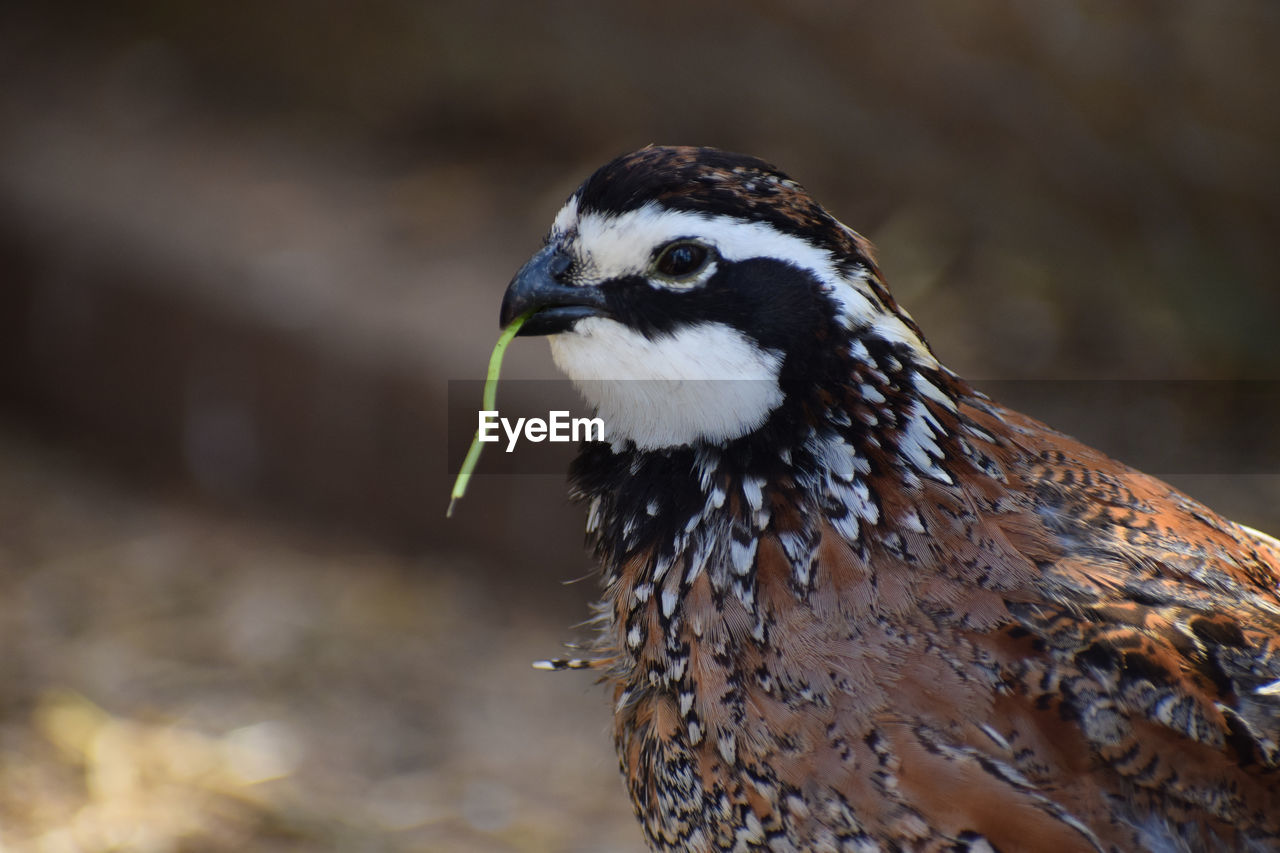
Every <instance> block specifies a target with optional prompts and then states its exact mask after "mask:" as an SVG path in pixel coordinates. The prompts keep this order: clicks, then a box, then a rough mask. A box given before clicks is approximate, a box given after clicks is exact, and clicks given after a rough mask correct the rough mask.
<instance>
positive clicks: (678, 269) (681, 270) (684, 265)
mask: <svg viewBox="0 0 1280 853" xmlns="http://www.w3.org/2000/svg"><path fill="white" fill-rule="evenodd" d="M710 256H711V253H710V252H709V251H707V247H706V246H703V245H701V244H700V243H690V242H687V241H685V242H679V243H672V244H671V245H669V246H667V247H666V248H665V249H663V250H662V254H660V255H658V262H657V263H656V264H654V267H655V268H656V269H657V270H658V272H659V273H661V274H662V275H665V276H666V277H667V278H688V277H689V276H691V275H693V274H694V273H697V272H701V271H702V268H703V267H705V266H706V265H707V258H709V257H710Z"/></svg>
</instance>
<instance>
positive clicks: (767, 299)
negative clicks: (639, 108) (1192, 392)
mask: <svg viewBox="0 0 1280 853" xmlns="http://www.w3.org/2000/svg"><path fill="white" fill-rule="evenodd" d="M690 247H691V248H690ZM658 259H661V260H660V261H659V260H658ZM672 270H674V271H675V273H676V274H669V273H670V272H671V271H672ZM531 307H532V308H535V309H539V313H538V314H537V315H535V318H534V323H533V326H532V328H531V332H532V333H535V334H551V335H553V338H552V341H553V352H554V353H555V354H556V357H557V361H558V363H559V364H560V365H561V367H562V368H563V369H565V370H566V372H567V373H568V374H569V375H570V376H571V378H573V379H575V381H578V382H579V383H580V384H581V385H582V388H583V391H584V394H586V395H587V397H588V399H590V400H591V401H592V402H593V403H595V404H596V405H597V406H599V408H600V409H601V413H602V415H609V414H615V415H616V416H617V420H618V422H619V423H620V424H622V426H621V427H620V428H619V430H618V431H617V432H616V433H615V434H613V435H611V436H609V437H608V438H609V440H608V441H607V442H602V443H594V444H588V445H585V446H584V447H583V449H582V452H581V455H580V457H579V459H578V461H577V462H576V463H575V465H574V468H573V472H572V477H573V484H574V491H575V494H576V496H577V497H578V498H579V499H581V500H582V501H583V502H584V503H585V504H586V505H587V507H588V513H589V521H588V531H589V537H590V539H591V541H592V543H593V545H594V548H595V550H596V552H597V554H598V556H599V558H600V562H601V567H602V572H603V580H604V594H603V601H602V603H601V609H600V613H601V615H600V620H599V621H600V638H599V643H598V644H599V657H598V659H597V660H595V661H594V662H593V663H592V664H591V665H592V666H593V667H594V668H596V669H597V670H599V671H600V672H602V673H603V675H604V677H605V678H606V679H607V680H608V681H609V682H610V683H611V684H612V686H613V700H614V703H615V709H616V717H615V738H616V742H617V747H618V754H619V757H620V761H621V764H622V769H623V772H624V774H625V777H626V781H627V786H628V790H629V791H630V794H631V797H632V800H633V802H634V804H635V808H636V811H637V814H638V816H639V818H640V820H641V823H642V825H643V827H644V831H645V834H646V837H647V839H648V841H649V843H650V845H651V846H652V847H653V848H654V849H655V850H671V851H675V850H680V851H713V850H742V851H749V850H777V851H805V850H831V851H843V850H857V851H872V850H921V851H924V850H939V851H941V850H954V851H960V850H972V851H979V850H999V851H1005V853H1009V851H1075V850H1078V851H1130V850H1149V851H1164V850H1170V851H1173V850H1190V851H1210V850H1272V849H1280V543H1277V542H1276V540H1274V539H1271V538H1270V537H1267V536H1265V535H1263V534H1260V533H1257V532H1255V531H1252V530H1249V529H1247V528H1244V527H1241V526H1239V525H1236V524H1234V523H1232V522H1231V521H1228V520H1226V519H1224V518H1222V517H1220V516H1218V515H1216V514H1215V513H1214V512H1212V511H1211V510H1209V509H1207V508H1206V507H1204V506H1202V505H1200V504H1198V503H1197V502H1195V501H1194V500H1192V499H1190V498H1188V497H1187V496H1185V495H1183V494H1181V493H1179V492H1177V491H1176V490H1174V489H1172V488H1171V487H1169V486H1168V485H1166V484H1164V483H1162V482H1160V481H1159V480H1156V479H1154V478H1152V477H1149V476H1146V475H1144V474H1142V473H1140V472H1138V471H1135V470H1132V469H1130V468H1127V467H1125V466H1124V465H1122V464H1120V463H1118V462H1116V461H1115V460H1112V459H1109V458H1107V457H1106V456H1104V455H1103V454H1101V453H1099V452H1097V451H1095V450H1093V449H1091V448H1089V447H1086V446H1084V445H1081V444H1080V443H1078V442H1076V441H1074V440H1073V439H1071V438H1069V437H1067V436H1065V435H1062V434H1060V433H1058V432H1056V431H1054V430H1052V429H1050V428H1049V427H1047V426H1045V425H1043V424H1040V423H1038V422H1036V421H1034V420H1031V419H1030V418H1027V417H1025V416H1023V415H1020V414H1017V413H1015V412H1012V411H1010V410H1008V409H1005V408H1003V407H1001V406H1000V405H998V404H997V403H994V402H992V401H990V400H988V399H987V398H985V397H984V396H982V395H981V394H979V393H977V392H976V391H975V390H974V389H973V388H972V387H971V386H970V385H969V384H968V383H966V382H965V381H964V380H963V379H961V378H959V377H957V376H956V375H954V374H953V373H951V372H950V371H948V370H947V369H946V368H945V367H943V366H941V365H940V364H939V363H938V362H937V360H936V359H935V357H934V356H933V354H932V353H931V351H930V350H929V348H928V346H927V344H926V343H925V342H924V340H923V338H922V337H921V336H920V334H919V330H918V328H917V327H916V325H915V323H914V322H912V321H911V319H910V318H909V317H908V316H907V315H906V314H905V312H903V311H902V309H901V308H899V307H898V305H897V304H896V303H895V302H894V301H893V299H892V297H891V296H890V295H889V291H888V289H887V288H886V286H885V285H884V282H883V280H882V278H881V276H880V273H879V270H878V269H877V267H876V265H875V263H874V262H873V260H872V258H871V256H870V248H869V246H868V244H867V243H866V241H865V240H863V239H862V238H861V237H859V236H857V235H856V234H854V233H853V232H852V231H850V230H849V229H847V228H845V227H844V226H843V225H841V224H840V223H839V222H837V221H836V220H835V219H833V218H832V217H831V216H830V215H829V214H827V213H826V211H825V210H823V209H822V208H821V207H819V206H818V205H817V204H816V203H815V202H813V201H812V199H810V197H809V196H808V195H807V194H806V193H805V192H804V190H803V189H801V188H800V187H799V186H798V185H797V184H795V182H793V181H791V180H790V179H789V178H787V177H786V176H784V175H782V174H781V173H779V172H777V171H776V170H775V169H773V168H772V167H770V166H768V165H767V164H764V163H762V162H760V161H758V160H754V159H752V158H746V157H740V156H737V155H729V154H725V153H723V152H717V151H712V150H709V149H683V148H676V149H671V148H648V149H644V150H642V151H639V152H636V153H634V154H631V155H628V156H626V157H624V158H620V159H619V160H617V161H615V162H614V163H611V164H609V165H607V166H605V167H604V168H603V169H601V170H600V172H598V173H597V174H596V175H594V176H593V177H592V178H590V179H589V180H588V181H587V182H586V183H585V184H584V185H583V187H582V188H581V189H580V190H579V191H578V192H577V193H575V195H574V196H573V198H571V199H570V201H569V203H568V204H567V205H566V208H565V210H563V211H562V212H561V214H560V216H559V217H558V218H557V220H556V225H555V227H554V228H553V230H552V233H551V235H550V237H549V240H548V246H547V248H545V249H544V250H543V251H542V252H541V253H539V256H538V257H536V258H535V259H534V261H531V262H530V265H529V266H527V267H526V268H525V269H524V270H522V271H521V273H520V274H519V275H517V277H516V279H515V281H513V283H512V286H511V288H510V290H509V291H508V296H507V299H506V301H505V302H504V309H503V310H504V321H505V320H506V319H507V318H509V317H511V316H514V315H515V314H516V313H521V312H523V311H524V310H528V309H529V308H531ZM619 353H622V354H623V355H621V356H620V355H619ZM725 353H732V354H733V358H732V359H730V358H728V357H726V356H725ZM737 364H741V365H744V367H743V369H742V372H741V374H738V373H736V372H735V370H736V368H735V367H734V365H737ZM602 365H603V366H602ZM712 365H714V366H715V367H716V369H715V370H713V369H712V367H711V366H712ZM748 368H750V369H748ZM608 370H613V371H614V372H615V373H616V374H618V375H604V373H605V372H607V371H608ZM716 373H719V374H722V375H713V374H716ZM600 380H604V381H605V383H606V384H607V383H609V382H612V383H613V386H611V387H614V386H616V387H614V390H612V391H600V390H599V389H598V388H596V387H595V386H591V385H590V382H598V381H600ZM732 381H740V382H744V383H750V384H746V385H743V386H742V387H740V388H736V389H733V390H732V391H731V392H726V391H724V389H723V387H722V385H723V383H726V382H732ZM619 383H639V384H640V386H641V387H640V389H638V390H637V389H636V388H635V387H633V386H632V385H619ZM663 383H684V384H683V385H680V384H666V385H664V384H663ZM690 383H692V384H694V385H698V383H703V384H702V385H698V387H699V389H700V391H699V393H698V395H696V396H693V395H690V394H688V393H687V386H688V385H689V384H690ZM650 384H651V385H652V386H653V387H649V385H650ZM593 388H594V390H593ZM619 388H620V389H621V390H618V389H619ZM610 394H612V395H613V396H610ZM636 399H643V400H645V401H646V403H647V405H648V406H649V407H650V408H651V409H652V411H648V412H646V413H645V415H646V419H644V420H639V419H637V418H636V416H635V413H634V412H631V411H627V410H626V408H625V407H627V406H628V405H631V406H634V405H635V404H634V400H636ZM703 399H706V400H712V401H715V402H716V405H715V406H710V405H706V406H703V407H701V408H698V401H700V400H703ZM667 401H671V402H670V405H671V406H675V405H677V404H679V405H684V406H689V405H693V406H694V407H695V409H696V415H695V416H690V415H689V413H688V412H680V413H676V412H675V411H674V410H671V411H668V410H667V409H665V408H664V407H665V406H667V405H668V403H667ZM611 407H612V408H611ZM720 413H723V422H721V421H718V420H716V419H717V418H718V417H721V414H720ZM677 414H679V415H680V416H681V417H680V418H676V415H677ZM606 420H608V418H606ZM561 665H567V664H565V663H564V662H561Z"/></svg>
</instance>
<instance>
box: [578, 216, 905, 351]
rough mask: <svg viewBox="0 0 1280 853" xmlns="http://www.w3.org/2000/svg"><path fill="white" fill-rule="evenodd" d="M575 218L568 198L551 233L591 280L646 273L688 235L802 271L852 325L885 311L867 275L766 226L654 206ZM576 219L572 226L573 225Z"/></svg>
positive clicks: (737, 257) (739, 256) (730, 255)
mask: <svg viewBox="0 0 1280 853" xmlns="http://www.w3.org/2000/svg"><path fill="white" fill-rule="evenodd" d="M578 214H579V208H578V202H577V199H576V198H574V199H570V201H569V203H568V204H566V205H565V206H564V208H562V209H561V211H560V213H559V215H557V216H556V223H555V226H554V228H553V233H567V232H570V231H572V232H573V237H572V239H571V241H570V242H571V245H572V246H573V247H574V250H575V254H577V256H578V258H579V261H580V262H581V263H582V265H583V269H584V271H585V272H586V273H587V274H588V278H589V280H591V281H605V280H608V279H612V278H623V277H625V276H632V275H645V274H646V273H647V272H648V270H649V265H650V263H651V261H652V258H653V253H654V251H655V250H656V249H657V248H658V247H660V246H663V245H665V244H667V243H669V242H671V241H672V240H676V239H680V238H683V237H693V238H696V239H698V240H700V241H702V242H704V243H707V244H708V245H710V246H713V247H714V248H715V250H716V252H718V253H719V255H720V257H722V258H724V259H725V260H727V261H742V260H748V259H750V258H775V259H777V260H781V261H784V262H786V263H789V264H791V265H793V266H796V267H800V268H802V269H807V270H809V271H810V272H812V273H813V274H814V275H815V276H816V277H817V278H818V280H820V281H822V282H825V284H826V288H827V291H828V293H829V294H830V295H831V296H832V298H834V299H835V300H836V301H837V302H838V303H839V304H840V306H841V308H842V311H843V313H844V314H845V316H846V317H847V318H848V320H849V321H850V322H851V323H852V324H854V325H862V324H866V323H872V322H874V321H875V320H876V319H877V318H879V317H881V316H883V314H884V311H883V309H881V308H880V306H879V305H878V304H877V302H876V300H875V299H874V298H873V297H872V296H871V295H870V294H869V293H868V292H866V291H865V290H864V289H863V288H864V287H865V286H866V285H865V281H866V275H865V273H864V274H862V275H858V276H854V277H853V278H850V277H848V276H846V275H844V274H842V273H841V272H840V270H839V269H838V268H837V258H836V257H835V256H834V255H833V254H832V253H831V252H830V251H829V250H828V249H824V248H822V247H820V246H816V245H814V244H813V243H811V242H809V241H808V240H804V239H801V238H800V237H796V236H794V235H791V234H787V233H785V232H783V231H780V230H778V229H777V228H775V227H774V226H772V225H770V224H769V223H767V222H744V221H743V220H741V219H738V218H736V217H733V216H725V215H713V214H707V213H697V212H694V211H687V210H668V209H665V208H663V207H661V206H659V205H657V204H655V203H654V202H649V203H646V204H644V205H642V206H640V207H638V208H636V209H635V210H629V211H627V212H625V213H620V214H606V213H598V212H594V211H588V212H586V213H582V214H581V215H578ZM574 216H577V223H576V227H575V226H574V223H573V218H574Z"/></svg>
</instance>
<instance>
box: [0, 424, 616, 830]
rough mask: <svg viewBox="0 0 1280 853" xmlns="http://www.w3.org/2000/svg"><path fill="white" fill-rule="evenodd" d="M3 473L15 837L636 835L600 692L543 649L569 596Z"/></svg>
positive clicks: (4, 743) (3, 710)
mask: <svg viewBox="0 0 1280 853" xmlns="http://www.w3.org/2000/svg"><path fill="white" fill-rule="evenodd" d="M0 469H2V470H4V472H5V476H3V477H0V520H2V523H3V527H4V533H5V535H4V536H3V537H0V543H2V544H0V648H3V650H4V664H3V671H4V678H3V682H0V684H2V686H0V850H4V851H15V852H16V851H23V853H25V852H26V851H32V853H36V851H39V853H64V851H106V850H130V851H134V850H137V851H179V850H181V851H186V850H192V851H197V850H198V851H220V850H244V849H251V850H268V851H270V850H370V851H408V850H429V851H619V853H622V851H638V850H640V849H641V845H640V835H639V830H638V828H637V827H636V825H635V823H634V820H633V818H632V817H631V814H630V812H629V807H628V805H627V801H626V797H625V795H624V793H623V790H622V784H621V781H620V778H619V776H618V773H617V770H616V765H615V761H614V758H613V754H612V749H611V746H610V738H609V734H608V707H607V701H606V698H605V697H604V695H603V691H602V690H601V689H600V688H593V687H592V686H591V684H590V680H589V678H588V677H586V676H584V675H581V674H559V675H556V674H548V673H540V672H536V671H534V670H532V669H531V668H530V666H529V663H530V661H532V660H534V659H536V658H538V657H543V656H546V655H549V654H555V653H557V652H558V651H559V650H560V648H561V646H560V643H561V641H562V640H563V639H565V638H566V637H568V636H569V635H570V631H569V630H568V628H567V623H566V622H560V621H559V620H560V619H561V618H562V615H563V614H561V613H558V612H557V613H555V614H546V613H545V612H542V611H543V608H540V606H539V604H538V602H536V601H528V600H524V601H514V600H512V599H513V597H512V596H511V595H510V594H509V593H504V591H503V590H501V589H493V588H490V586H491V585H490V584H488V583H487V582H486V567H484V566H479V565H474V564H469V563H468V560H467V559H466V558H463V557H458V556H451V555H446V554H436V555H427V556H423V557H421V558H418V559H414V560H404V559H399V558H397V557H395V556H391V555H388V554H385V553H378V552H376V551H373V550H368V549H364V548H361V547H360V546H359V545H354V544H351V543H343V542H335V541H331V540H329V539H326V537H325V536H322V535H317V534H315V533H307V532H304V531H298V530H292V529H290V530H282V529H278V528H273V527H271V526H269V525H268V524H266V523H264V522H261V521H253V522H249V521H244V520H238V519H235V518H229V517H225V516H220V515H218V514H217V513H215V512H210V511H208V510H202V509H200V508H198V507H196V506H194V505H191V504H186V503H184V502H183V501H181V500H178V501H175V500H173V499H167V500H161V499H160V497H161V496H157V495H146V494H139V493H134V492H130V491H128V490H126V489H125V488H124V487H122V486H120V485H118V484H117V483H115V482H113V481H110V480H107V479H102V478H99V477H97V476H95V475H94V474H92V473H86V472H85V467H84V465H83V464H82V462H81V461H80V460H77V459H75V458H73V457H69V456H64V455H62V454H60V453H57V452H54V451H51V450H49V449H47V448H45V447H42V446H39V445H37V444H35V443H33V442H32V441H31V440H29V439H28V438H25V437H21V436H18V435H15V434H13V433H11V432H0ZM489 574H490V576H491V574H492V573H489ZM552 609H557V608H556V607H554V606H553V608H552ZM558 609H559V610H565V609H566V608H564V607H563V605H561V606H559V608H558ZM561 625H564V626H566V627H563V628H562V627H560V626H561Z"/></svg>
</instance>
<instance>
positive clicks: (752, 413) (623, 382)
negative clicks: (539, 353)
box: [550, 317, 782, 450]
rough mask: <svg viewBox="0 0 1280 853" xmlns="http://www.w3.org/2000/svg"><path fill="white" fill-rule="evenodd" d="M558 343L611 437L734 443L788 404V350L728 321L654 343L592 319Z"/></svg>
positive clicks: (555, 352) (649, 445)
mask: <svg viewBox="0 0 1280 853" xmlns="http://www.w3.org/2000/svg"><path fill="white" fill-rule="evenodd" d="M550 340H551V356H552V358H554V359H555V362H556V366H557V367H559V368H560V369H561V370H562V371H564V373H565V374H566V375H567V376H568V377H569V378H570V379H571V380H572V381H573V384H574V386H575V387H576V388H577V389H578V391H579V392H580V393H581V394H582V396H583V397H584V398H585V399H586V401H587V402H588V403H589V404H590V405H592V406H594V407H595V409H596V412H597V414H599V416H600V417H601V418H602V419H603V420H604V430H605V440H606V441H611V442H615V443H617V442H619V441H622V440H625V439H631V440H632V441H634V442H635V444H636V446H637V447H639V448H641V449H642V450H656V449H658V448H663V447H673V446H677V445H688V444H691V443H693V442H695V441H698V440H703V441H708V442H713V443H714V442H721V441H727V440H730V439H734V438H738V437H740V436H743V435H746V434H747V433H749V432H751V431H752V430H754V429H757V428H759V427H760V426H761V425H762V424H763V423H764V422H765V420H767V419H768V417H769V413H770V412H772V411H773V410H774V409H776V408H777V407H778V406H779V405H780V404H781V403H782V389H781V388H780V387H779V386H778V371H779V369H780V368H781V366H782V354H781V353H779V352H776V351H774V350H765V349H761V348H760V346H759V345H758V344H756V343H755V342H754V341H752V340H751V339H750V338H748V337H747V336H746V335H744V334H742V333H741V332H739V331H738V330H736V329H733V328H731V327H730V326H726V325H724V324H722V323H704V324H699V325H696V326H688V327H685V328H682V329H680V330H678V331H676V332H675V333H674V334H670V335H662V336H660V337H658V338H656V339H654V340H650V339H648V338H646V337H645V336H644V335H642V334H640V333H639V332H635V331H632V330H631V329H629V328H627V327H626V326H624V325H622V324H621V323H618V322H615V321H613V320H609V319H605V318H603V317H589V318H587V319H584V320H580V321H579V322H578V324H577V326H576V327H575V329H574V331H572V332H566V333H564V334H559V335H553V336H552V337H551V339H550Z"/></svg>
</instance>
